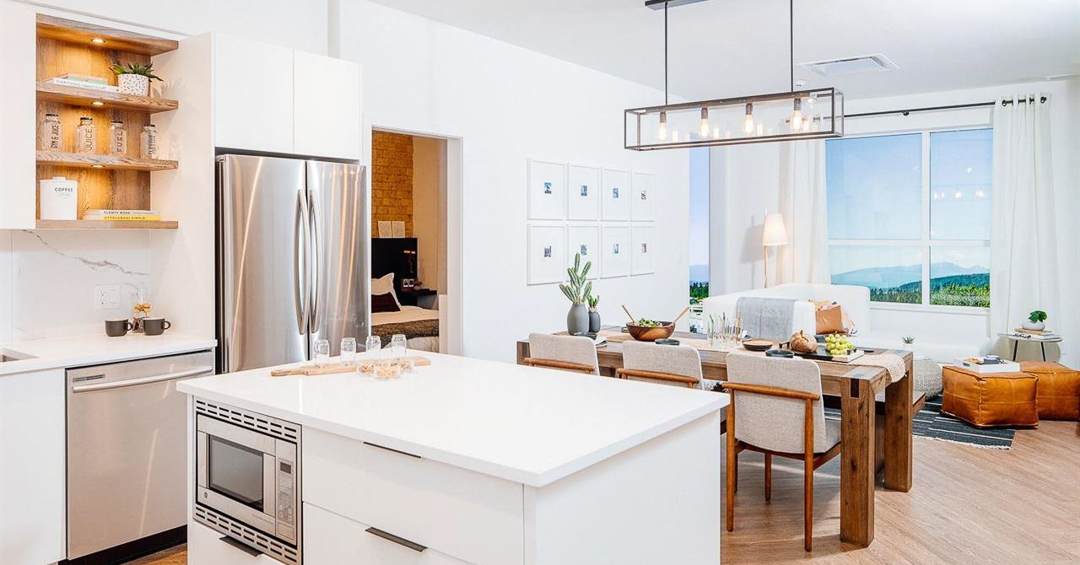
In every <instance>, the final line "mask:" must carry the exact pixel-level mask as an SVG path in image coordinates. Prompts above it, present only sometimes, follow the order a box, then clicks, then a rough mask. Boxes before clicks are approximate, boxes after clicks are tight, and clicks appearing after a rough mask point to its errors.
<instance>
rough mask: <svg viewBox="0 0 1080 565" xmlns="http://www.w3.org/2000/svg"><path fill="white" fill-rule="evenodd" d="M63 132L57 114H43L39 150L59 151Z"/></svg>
mask: <svg viewBox="0 0 1080 565" xmlns="http://www.w3.org/2000/svg"><path fill="white" fill-rule="evenodd" d="M63 131H64V127H63V126H62V125H61V124H60V115H59V114H45V119H44V120H42V121H41V148H42V149H44V150H45V151H60V150H61V149H60V147H61V144H62V143H63V141H62V139H63V137H62V134H63Z"/></svg>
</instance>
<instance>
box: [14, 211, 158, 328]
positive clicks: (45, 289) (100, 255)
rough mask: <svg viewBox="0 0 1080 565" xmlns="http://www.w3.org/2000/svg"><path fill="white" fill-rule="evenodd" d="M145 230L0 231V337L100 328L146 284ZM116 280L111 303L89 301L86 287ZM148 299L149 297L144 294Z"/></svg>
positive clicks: (126, 311) (127, 311)
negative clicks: (97, 305) (101, 305)
mask: <svg viewBox="0 0 1080 565" xmlns="http://www.w3.org/2000/svg"><path fill="white" fill-rule="evenodd" d="M149 237H150V236H149V234H148V233H147V232H145V231H138V230H132V231H126V230H125V231H7V232H0V341H7V340H12V339H15V340H21V339H37V338H43V337H57V336H66V335H78V334H87V333H96V332H102V331H104V330H103V326H102V321H103V320H105V319H106V318H114V317H128V316H130V315H131V308H132V306H133V305H134V304H135V303H136V301H137V300H138V298H139V294H140V292H144V293H145V292H146V289H147V287H148V286H149V282H150V275H149V270H150V251H149ZM98 285H117V286H119V287H120V297H119V298H120V299H119V303H118V307H117V308H111V309H102V310H98V309H95V307H94V288H95V287H96V286H98ZM148 298H149V299H150V300H151V302H152V300H153V297H152V296H150V297H148Z"/></svg>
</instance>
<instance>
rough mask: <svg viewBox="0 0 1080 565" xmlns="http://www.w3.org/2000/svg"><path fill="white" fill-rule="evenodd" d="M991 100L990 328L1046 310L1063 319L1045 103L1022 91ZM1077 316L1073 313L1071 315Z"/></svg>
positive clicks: (1050, 323)
mask: <svg viewBox="0 0 1080 565" xmlns="http://www.w3.org/2000/svg"><path fill="white" fill-rule="evenodd" d="M1007 101H1008V104H1002V102H1001V101H999V102H998V103H997V104H995V105H994V181H993V196H992V201H991V209H992V212H991V224H990V333H991V336H992V337H993V338H994V339H995V340H996V339H997V334H998V332H1005V331H1010V330H1012V329H1014V328H1017V327H1019V326H1020V324H1021V323H1022V322H1023V321H1024V320H1025V319H1026V318H1027V317H1028V314H1029V313H1030V312H1031V311H1032V310H1044V311H1045V312H1046V313H1047V315H1048V317H1049V320H1048V327H1053V324H1055V322H1057V323H1060V322H1061V321H1062V316H1064V315H1065V313H1064V312H1062V310H1061V309H1060V301H1059V292H1060V290H1059V284H1060V281H1059V278H1058V255H1057V252H1058V246H1059V245H1074V244H1075V242H1067V241H1062V240H1061V239H1060V238H1059V237H1058V231H1057V226H1056V222H1055V220H1054V214H1055V207H1054V200H1055V198H1054V183H1053V178H1052V175H1051V163H1050V102H1049V100H1047V101H1046V102H1040V95H1039V94H1030V95H1028V94H1025V95H1023V96H1018V97H1015V98H1012V99H1008V100H1007ZM1074 314H1075V313H1074Z"/></svg>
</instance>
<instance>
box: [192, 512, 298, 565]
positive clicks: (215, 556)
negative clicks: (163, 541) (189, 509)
mask: <svg viewBox="0 0 1080 565" xmlns="http://www.w3.org/2000/svg"><path fill="white" fill-rule="evenodd" d="M223 537H225V536H223V535H222V534H220V533H218V532H216V531H214V530H212V529H210V528H208V527H206V526H204V525H202V524H199V523H197V522H192V521H190V520H189V521H188V546H187V560H188V561H187V562H188V564H189V565H281V562H280V561H278V560H276V559H274V558H273V557H270V556H269V555H266V554H254V552H253V551H251V550H248V549H246V548H240V547H237V546H236V545H235V543H234V542H232V541H231V540H229V541H226V540H223V539H221V538H223Z"/></svg>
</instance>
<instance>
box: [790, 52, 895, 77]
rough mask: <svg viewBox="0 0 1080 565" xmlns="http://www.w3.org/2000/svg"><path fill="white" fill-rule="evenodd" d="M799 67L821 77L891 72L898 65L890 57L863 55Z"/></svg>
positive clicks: (815, 62) (801, 64)
mask: <svg viewBox="0 0 1080 565" xmlns="http://www.w3.org/2000/svg"><path fill="white" fill-rule="evenodd" d="M799 66H800V67H803V68H805V69H807V70H809V71H810V72H812V73H814V74H815V75H818V76H820V77H833V76H837V75H850V74H855V73H869V72H877V71H891V70H895V69H896V68H897V67H896V63H893V62H892V61H890V60H889V58H888V57H886V56H885V55H882V54H881V53H878V54H876V55H862V56H859V57H844V58H843V59H831V60H828V61H814V62H812V63H799Z"/></svg>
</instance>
